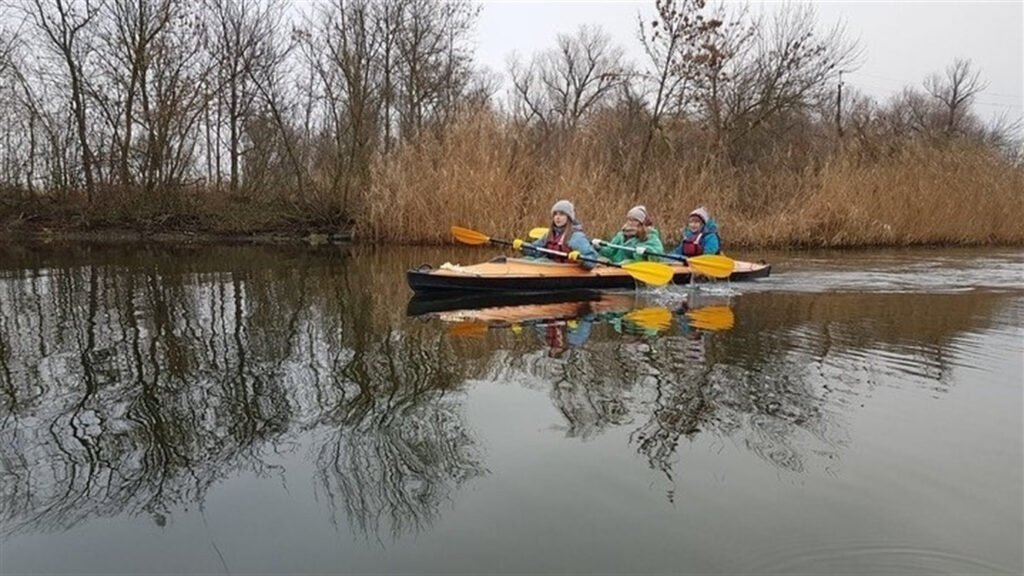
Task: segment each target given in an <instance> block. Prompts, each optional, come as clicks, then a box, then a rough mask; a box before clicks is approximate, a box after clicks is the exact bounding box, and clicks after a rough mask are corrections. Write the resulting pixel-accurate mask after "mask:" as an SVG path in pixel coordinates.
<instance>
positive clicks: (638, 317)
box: [626, 307, 672, 332]
mask: <svg viewBox="0 0 1024 576" xmlns="http://www.w3.org/2000/svg"><path fill="white" fill-rule="evenodd" d="M626 320H630V321H632V322H635V323H636V324H637V325H638V326H640V327H641V328H643V329H645V330H654V331H656V332H661V331H663V330H668V329H669V328H671V327H672V312H671V311H670V310H668V309H667V308H664V307H649V308H638V309H636V310H633V311H632V312H630V313H629V314H626Z"/></svg>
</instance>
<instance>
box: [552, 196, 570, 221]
mask: <svg viewBox="0 0 1024 576" xmlns="http://www.w3.org/2000/svg"><path fill="white" fill-rule="evenodd" d="M555 212H561V213H562V214H565V215H566V216H568V217H569V221H570V222H572V223H573V224H575V223H576V208H575V207H574V206H573V205H572V202H569V201H568V200H559V201H558V202H555V205H554V206H552V207H551V214H552V215H554V213H555Z"/></svg>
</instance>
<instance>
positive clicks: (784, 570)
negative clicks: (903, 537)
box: [743, 544, 1013, 574]
mask: <svg viewBox="0 0 1024 576" xmlns="http://www.w3.org/2000/svg"><path fill="white" fill-rule="evenodd" d="M743 573H749V574H1011V573H1013V571H1012V570H1010V569H1008V568H1006V567H1004V566H999V565H997V564H993V563H991V562H988V561H986V560H983V559H981V558H977V557H973V556H968V555H965V554H959V553H957V552H953V551H948V550H939V549H934V548H920V547H913V546H890V545H885V544H851V545H847V546H829V547H819V548H805V549H800V550H792V551H788V552H785V553H782V554H780V555H778V556H777V557H775V558H772V559H770V560H769V561H768V562H766V563H764V564H756V565H753V566H750V567H749V569H747V570H743Z"/></svg>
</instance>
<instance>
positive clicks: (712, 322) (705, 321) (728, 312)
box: [686, 306, 736, 331]
mask: <svg viewBox="0 0 1024 576" xmlns="http://www.w3.org/2000/svg"><path fill="white" fill-rule="evenodd" d="M686 317H687V318H689V319H690V326H693V327H694V328H697V329H699V330H714V331H723V330H730V329H732V327H733V326H734V325H735V324H736V316H735V315H733V313H732V308H729V307H728V306H708V307H707V308H698V309H696V310H690V311H689V312H687V313H686Z"/></svg>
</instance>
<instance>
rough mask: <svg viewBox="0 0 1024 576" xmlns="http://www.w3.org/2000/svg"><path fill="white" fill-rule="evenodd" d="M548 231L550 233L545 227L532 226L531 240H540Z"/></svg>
mask: <svg viewBox="0 0 1024 576" xmlns="http://www.w3.org/2000/svg"><path fill="white" fill-rule="evenodd" d="M547 233H548V229H547V228H543V227H542V228H532V229H531V230H530V234H529V237H530V240H540V239H541V238H543V237H544V235H545V234H547Z"/></svg>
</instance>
